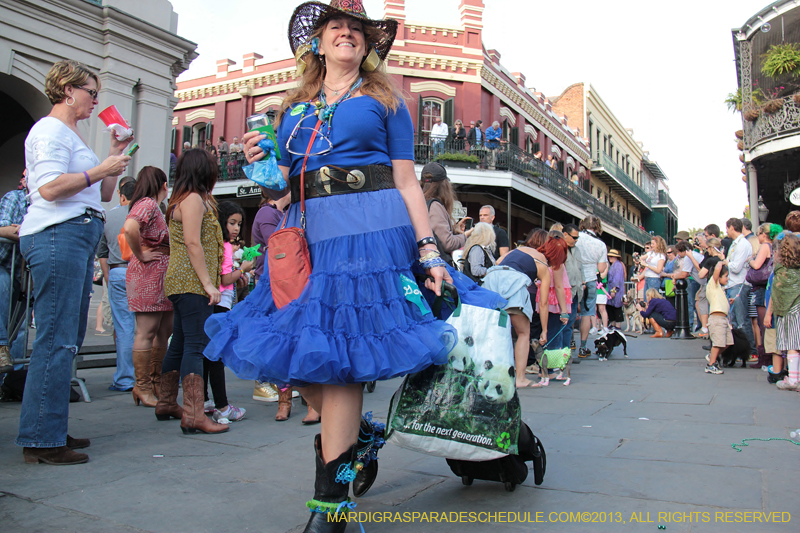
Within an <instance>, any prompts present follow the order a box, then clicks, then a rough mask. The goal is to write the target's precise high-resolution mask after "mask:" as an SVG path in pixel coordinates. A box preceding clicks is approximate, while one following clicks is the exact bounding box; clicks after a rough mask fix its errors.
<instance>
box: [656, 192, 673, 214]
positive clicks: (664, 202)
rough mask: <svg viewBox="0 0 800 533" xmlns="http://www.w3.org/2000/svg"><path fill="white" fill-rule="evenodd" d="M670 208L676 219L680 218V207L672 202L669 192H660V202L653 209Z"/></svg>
mask: <svg viewBox="0 0 800 533" xmlns="http://www.w3.org/2000/svg"><path fill="white" fill-rule="evenodd" d="M664 206H666V207H669V208H670V210H671V211H672V212H673V213H675V218H677V217H678V206H677V205H676V204H675V202H674V201H673V200H672V197H670V195H669V193H668V192H667V191H658V202H657V203H656V205H654V206H653V207H664Z"/></svg>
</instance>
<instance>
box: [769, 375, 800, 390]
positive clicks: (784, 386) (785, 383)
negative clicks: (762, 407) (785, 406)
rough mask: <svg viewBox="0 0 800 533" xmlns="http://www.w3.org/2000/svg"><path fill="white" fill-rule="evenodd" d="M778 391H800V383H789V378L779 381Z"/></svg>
mask: <svg viewBox="0 0 800 533" xmlns="http://www.w3.org/2000/svg"><path fill="white" fill-rule="evenodd" d="M775 386H776V387H778V390H791V391H800V381H795V382H794V383H792V382H790V381H789V378H788V377H786V378H783V380H782V381H779V382H778V383H777V384H776V385H775Z"/></svg>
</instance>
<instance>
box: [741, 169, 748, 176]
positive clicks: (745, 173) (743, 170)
mask: <svg viewBox="0 0 800 533" xmlns="http://www.w3.org/2000/svg"><path fill="white" fill-rule="evenodd" d="M742 174H744V175H745V176H747V167H742Z"/></svg>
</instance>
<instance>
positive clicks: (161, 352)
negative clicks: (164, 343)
mask: <svg viewBox="0 0 800 533" xmlns="http://www.w3.org/2000/svg"><path fill="white" fill-rule="evenodd" d="M166 354H167V349H166V348H162V347H156V346H153V349H152V350H151V351H150V380H151V381H152V383H153V394H155V396H156V398H160V396H159V395H158V393H159V391H160V390H161V363H162V362H163V361H164V356H165V355H166Z"/></svg>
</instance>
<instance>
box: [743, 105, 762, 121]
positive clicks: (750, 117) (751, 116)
mask: <svg viewBox="0 0 800 533" xmlns="http://www.w3.org/2000/svg"><path fill="white" fill-rule="evenodd" d="M760 116H761V108H760V107H756V106H755V105H750V106H747V107H746V109H745V110H744V112H743V113H742V117H743V118H744V119H745V120H746V121H748V122H755V121H756V120H757V119H758V117H760Z"/></svg>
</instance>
